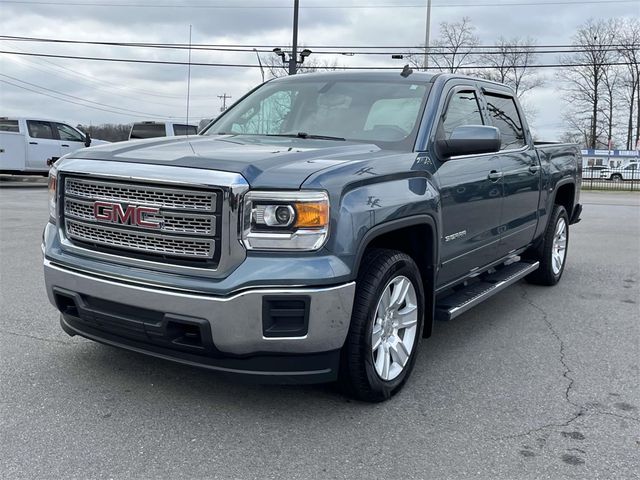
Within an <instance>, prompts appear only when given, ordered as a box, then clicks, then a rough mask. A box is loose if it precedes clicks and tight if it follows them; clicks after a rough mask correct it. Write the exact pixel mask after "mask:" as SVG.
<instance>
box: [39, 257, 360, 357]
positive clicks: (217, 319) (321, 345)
mask: <svg viewBox="0 0 640 480" xmlns="http://www.w3.org/2000/svg"><path fill="white" fill-rule="evenodd" d="M44 276H45V283H46V288H47V295H48V296H49V301H50V302H51V303H52V304H53V305H54V306H57V303H56V293H55V292H56V291H57V290H63V291H67V292H73V293H74V294H78V295H80V296H86V297H88V298H96V299H100V300H102V301H107V302H114V303H117V304H119V305H125V306H127V307H132V308H133V309H140V310H147V311H156V312H163V313H165V314H171V315H176V316H188V317H192V318H197V319H203V320H205V321H206V322H207V323H208V324H209V326H210V332H211V337H212V338H211V339H207V340H210V341H212V342H213V345H214V346H215V348H216V349H217V350H218V351H220V352H221V353H223V354H225V353H226V354H231V355H251V354H256V353H281V354H298V353H299V354H308V353H319V352H327V351H330V350H337V349H339V348H341V347H342V345H343V343H344V341H345V338H346V335H347V332H348V330H349V322H350V319H351V310H352V307H353V299H354V295H355V282H350V283H346V284H342V285H338V286H333V287H326V288H302V287H301V288H277V289H269V288H261V289H253V290H245V291H242V292H239V293H237V294H234V295H231V296H227V297H215V296H209V295H199V294H198V295H197V294H188V293H182V292H174V291H169V290H162V289H154V288H146V287H141V286H136V285H130V284H126V283H121V282H115V281H113V280H110V279H107V278H99V277H95V276H89V275H85V274H83V273H80V272H77V271H74V270H71V269H67V268H65V267H61V266H58V265H56V264H53V263H52V262H50V261H49V260H48V259H46V258H45V259H44ZM274 295H276V296H278V297H287V296H296V297H300V296H306V297H308V298H309V299H310V305H309V318H308V331H307V334H306V335H304V336H300V337H271V336H269V337H265V336H264V334H263V321H262V312H263V297H265V296H274ZM134 311H135V310H134Z"/></svg>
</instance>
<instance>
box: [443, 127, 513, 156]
mask: <svg viewBox="0 0 640 480" xmlns="http://www.w3.org/2000/svg"><path fill="white" fill-rule="evenodd" d="M500 144H501V138H500V130H498V129H497V128H496V127H489V126H487V125H463V126H460V127H456V128H455V129H454V130H453V132H451V136H450V137H449V138H448V139H442V140H436V148H437V150H438V153H439V154H440V155H441V156H442V157H445V158H448V157H455V156H457V155H474V154H480V153H493V152H499V151H500Z"/></svg>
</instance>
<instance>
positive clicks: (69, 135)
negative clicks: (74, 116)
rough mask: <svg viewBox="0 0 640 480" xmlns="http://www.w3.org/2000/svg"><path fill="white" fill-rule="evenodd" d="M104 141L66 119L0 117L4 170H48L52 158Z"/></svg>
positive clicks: (0, 160) (0, 152) (1, 166)
mask: <svg viewBox="0 0 640 480" xmlns="http://www.w3.org/2000/svg"><path fill="white" fill-rule="evenodd" d="M103 143H109V142H105V141H102V140H92V139H91V138H90V137H89V136H88V135H85V134H84V133H82V132H81V131H80V130H78V129H77V128H74V127H72V126H71V125H68V124H66V123H62V122H57V121H54V120H42V119H31V118H13V117H12V118H9V117H0V173H14V174H29V173H37V174H47V173H48V172H49V165H48V163H47V161H48V160H51V161H55V160H57V159H58V158H60V157H62V156H63V155H65V154H67V153H70V152H75V151H76V150H79V149H80V148H84V147H86V146H89V145H100V144H103Z"/></svg>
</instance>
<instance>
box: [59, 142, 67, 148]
mask: <svg viewBox="0 0 640 480" xmlns="http://www.w3.org/2000/svg"><path fill="white" fill-rule="evenodd" d="M60 146H61V147H68V146H69V145H67V144H66V143H63V144H62V145H60Z"/></svg>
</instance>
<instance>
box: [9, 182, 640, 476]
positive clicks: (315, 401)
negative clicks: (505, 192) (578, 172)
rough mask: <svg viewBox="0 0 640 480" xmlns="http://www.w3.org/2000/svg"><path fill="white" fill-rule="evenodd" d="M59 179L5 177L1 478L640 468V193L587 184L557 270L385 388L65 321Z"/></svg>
mask: <svg viewBox="0 0 640 480" xmlns="http://www.w3.org/2000/svg"><path fill="white" fill-rule="evenodd" d="M46 197H47V195H46V191H45V190H44V189H33V188H31V189H22V188H12V189H0V286H1V287H0V304H1V306H2V308H1V310H0V312H1V314H0V315H1V316H0V476H1V477H2V478H10V479H17V478H46V479H54V478H65V479H67V478H82V479H86V478H119V479H138V478H139V479H147V478H220V479H253V478H255V479H270V478H274V479H297V478H341V479H342V478H344V479H357V478H368V479H374V478H389V479H449V478H451V479H467V478H468V479H510V480H511V479H546V478H548V479H563V478H575V479H587V478H588V479H592V478H598V479H600V478H601V479H627V478H629V479H631V478H638V474H639V472H640V388H639V384H640V358H639V357H640V325H639V321H640V240H639V239H640V194H630V193H597V192H595V193H590V192H586V193H583V196H582V201H583V203H584V213H583V221H582V222H581V223H580V224H578V225H575V226H573V227H572V229H571V237H570V246H569V257H568V265H567V269H566V271H565V273H564V277H563V279H562V281H561V283H560V285H558V286H556V287H553V288H546V287H536V286H532V285H528V284H526V283H524V282H523V283H519V284H517V285H515V286H513V287H511V288H509V289H507V290H505V291H504V292H502V293H500V294H499V295H497V296H495V297H493V298H492V299H491V300H489V301H487V302H485V303H484V304H482V305H481V306H479V307H477V308H476V309H474V310H472V311H470V312H468V313H466V314H465V315H463V316H462V317H459V318H457V319H456V320H454V321H451V322H448V323H438V324H437V325H436V328H435V333H434V336H433V337H432V338H431V339H429V340H426V341H424V342H423V343H422V345H421V351H420V355H419V357H418V359H417V364H416V368H415V370H414V372H413V376H412V378H411V380H410V381H409V383H408V384H407V386H406V387H405V389H404V390H403V391H402V392H401V393H400V394H399V395H397V396H396V397H394V398H393V399H392V400H391V401H389V402H387V403H384V404H378V405H368V404H362V403H358V402H354V401H349V400H348V399H346V398H344V397H342V396H341V395H340V394H338V393H336V391H335V390H334V389H333V388H332V387H331V386H326V385H321V386H306V387H291V386H289V387H280V386H259V385H247V384H242V383H238V382H235V381H232V380H228V379H225V378H221V377H219V376H217V375H215V374H212V373H210V372H207V371H203V370H198V369H194V368H189V367H186V366H180V365H174V364H171V363H168V362H165V361H162V360H157V359H154V358H148V357H145V356H143V355H139V354H134V353H129V352H126V351H121V350H117V349H114V348H111V347H106V346H102V345H99V344H96V343H92V342H90V341H88V340H84V339H82V338H79V337H74V338H70V337H68V336H67V335H66V334H64V333H63V332H62V330H60V328H59V325H58V320H57V314H56V311H55V310H54V308H53V307H51V306H50V305H49V304H48V302H47V299H46V295H45V292H44V288H43V280H42V268H41V258H40V237H41V232H42V228H43V226H44V223H45V222H46V220H47V211H46Z"/></svg>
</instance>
